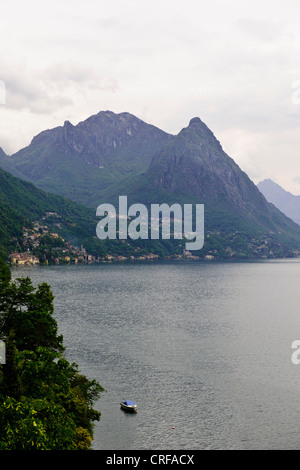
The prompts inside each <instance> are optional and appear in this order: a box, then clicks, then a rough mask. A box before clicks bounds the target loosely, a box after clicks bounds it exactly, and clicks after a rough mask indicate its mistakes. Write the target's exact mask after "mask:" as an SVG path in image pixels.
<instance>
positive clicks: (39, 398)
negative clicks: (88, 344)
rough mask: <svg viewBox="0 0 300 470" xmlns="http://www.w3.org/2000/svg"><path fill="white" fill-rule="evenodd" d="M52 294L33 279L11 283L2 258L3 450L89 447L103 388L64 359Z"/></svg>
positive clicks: (0, 433)
mask: <svg viewBox="0 0 300 470" xmlns="http://www.w3.org/2000/svg"><path fill="white" fill-rule="evenodd" d="M52 315H53V294H52V292H51V290H50V287H49V286H48V285H47V284H45V283H43V284H41V285H39V286H38V287H37V288H34V287H33V285H32V282H31V280H30V279H29V278H23V279H17V280H16V281H14V282H12V281H11V277H10V271H9V270H8V271H7V267H6V265H5V263H3V262H0V339H2V340H4V341H5V343H6V364H4V365H2V366H1V367H0V449H14V450H17V449H26V450H27V449H48V450H53V449H56V450H69V449H88V448H90V446H91V442H92V438H93V428H94V422H95V421H99V420H100V412H99V411H97V410H94V409H93V404H94V402H95V401H97V399H98V398H99V397H100V394H101V392H102V391H103V390H104V389H103V388H102V387H101V385H100V384H98V383H97V382H96V381H95V380H89V379H88V378H87V377H85V376H84V375H81V374H80V373H79V371H78V366H77V365H76V364H70V363H69V362H68V361H67V360H66V359H65V358H64V357H63V352H64V349H65V348H64V346H63V338H62V336H61V335H58V327H57V323H56V321H55V319H54V318H53V316H52Z"/></svg>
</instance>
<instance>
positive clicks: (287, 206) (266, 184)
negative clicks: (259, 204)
mask: <svg viewBox="0 0 300 470" xmlns="http://www.w3.org/2000/svg"><path fill="white" fill-rule="evenodd" d="M257 187H258V189H259V190H260V191H261V193H262V194H263V195H264V196H265V198H266V199H267V201H269V202H271V203H272V204H274V205H275V206H276V207H278V209H279V210H281V211H282V212H283V213H284V214H286V215H287V216H288V217H290V218H291V219H292V220H294V222H296V223H297V224H299V225H300V196H295V195H294V194H292V193H290V192H288V191H285V189H283V188H282V187H281V186H279V184H277V183H274V181H272V180H271V179H265V180H263V181H261V182H260V183H258V185H257Z"/></svg>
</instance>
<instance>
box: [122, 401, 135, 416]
mask: <svg viewBox="0 0 300 470" xmlns="http://www.w3.org/2000/svg"><path fill="white" fill-rule="evenodd" d="M120 405H121V408H123V410H126V411H134V412H135V413H137V405H136V403H135V402H134V401H131V400H125V401H121V403H120Z"/></svg>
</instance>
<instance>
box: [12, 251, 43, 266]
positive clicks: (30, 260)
mask: <svg viewBox="0 0 300 470" xmlns="http://www.w3.org/2000/svg"><path fill="white" fill-rule="evenodd" d="M9 259H10V262H11V264H14V265H16V264H17V265H19V266H21V265H23V266H24V265H26V266H32V265H35V264H39V263H40V260H39V259H38V258H37V257H36V256H34V255H32V254H31V253H28V252H25V253H12V254H11V255H10V256H9Z"/></svg>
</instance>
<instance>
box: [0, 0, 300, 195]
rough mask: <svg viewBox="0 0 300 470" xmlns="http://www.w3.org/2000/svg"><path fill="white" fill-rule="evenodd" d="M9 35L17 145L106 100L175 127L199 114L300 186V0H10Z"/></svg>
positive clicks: (251, 169) (258, 163) (252, 162)
mask: <svg viewBox="0 0 300 470" xmlns="http://www.w3.org/2000/svg"><path fill="white" fill-rule="evenodd" d="M0 35H1V41H0V80H2V81H3V82H4V83H5V86H6V103H5V104H3V103H2V104H0V122H1V126H0V147H2V148H3V149H4V151H5V152H6V153H8V154H11V153H14V152H15V151H17V150H19V149H20V148H23V147H25V146H27V145H28V144H29V143H30V141H31V139H32V138H33V137H34V136H35V135H36V134H38V133H39V132H41V131H43V130H45V129H49V128H52V127H55V126H59V125H63V123H64V121H65V120H67V119H68V120H70V121H71V122H72V123H73V124H77V123H78V122H80V121H83V120H84V119H86V118H87V117H89V116H90V115H92V114H96V113H98V112H99V111H104V110H111V111H114V112H116V113H119V112H124V111H127V112H129V113H132V114H134V115H135V116H137V117H139V118H141V119H143V120H144V121H146V122H148V123H150V124H153V125H155V126H157V127H159V128H161V129H163V130H165V131H167V132H170V133H172V134H177V133H178V132H179V131H180V130H181V129H182V128H183V127H186V126H187V125H188V123H189V121H190V119H191V118H192V117H195V116H199V117H200V118H201V119H202V120H203V121H204V122H205V123H206V124H207V125H208V127H209V128H210V129H211V130H212V131H213V132H214V134H215V136H216V137H217V139H218V140H219V141H220V142H221V144H222V146H223V148H224V150H225V151H226V152H227V153H228V154H229V155H230V156H231V157H232V158H233V159H234V160H235V161H236V162H237V163H238V165H239V166H240V167H241V168H242V170H244V171H245V172H246V173H247V174H248V175H249V177H250V178H251V179H252V180H253V181H254V182H255V183H257V182H259V181H260V180H262V179H264V178H271V179H273V180H274V181H276V182H277V183H279V184H280V185H281V186H283V187H284V188H285V189H287V190H289V191H291V192H293V193H294V194H300V158H299V156H300V1H299V0H284V1H283V0H279V1H278V0H270V1H269V0H251V2H250V1H249V0H247V1H245V0H206V1H203V0H185V1H179V0H151V1H150V0H147V1H145V0H85V1H78V0H72V1H71V0H59V1H58V0H52V1H51V2H45V1H41V0H39V1H37V0H27V1H26V2H25V1H21V0H18V1H15V0H10V2H2V5H1V9H0ZM0 87H1V82H0ZM1 96H2V102H3V83H2V90H1V88H0V101H1Z"/></svg>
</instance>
